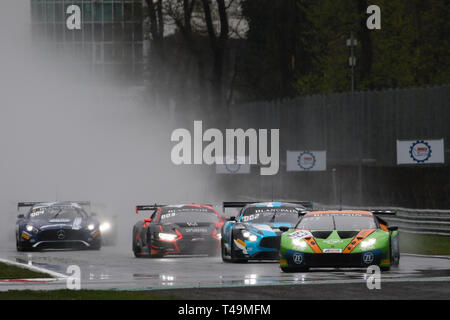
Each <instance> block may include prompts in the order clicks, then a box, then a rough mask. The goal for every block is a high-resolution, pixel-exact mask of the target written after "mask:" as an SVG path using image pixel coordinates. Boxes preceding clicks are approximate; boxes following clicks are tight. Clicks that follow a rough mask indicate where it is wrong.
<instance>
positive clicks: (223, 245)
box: [220, 240, 230, 262]
mask: <svg viewBox="0 0 450 320" xmlns="http://www.w3.org/2000/svg"><path fill="white" fill-rule="evenodd" d="M220 247H221V249H222V250H221V251H222V261H223V262H230V259H229V258H228V257H227V248H225V244H224V243H223V240H221V241H220Z"/></svg>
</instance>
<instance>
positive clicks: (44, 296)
mask: <svg viewBox="0 0 450 320" xmlns="http://www.w3.org/2000/svg"><path fill="white" fill-rule="evenodd" d="M0 300H179V298H177V297H173V296H159V295H155V294H153V293H151V292H149V291H108V290H50V291H34V290H10V291H7V292H0Z"/></svg>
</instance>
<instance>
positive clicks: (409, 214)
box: [314, 204, 450, 236]
mask: <svg viewBox="0 0 450 320" xmlns="http://www.w3.org/2000/svg"><path fill="white" fill-rule="evenodd" d="M336 208H337V207H336V206H329V205H321V204H315V206H314V209H325V210H330V209H336ZM342 209H346V210H352V209H359V210H367V211H375V210H390V211H396V212H397V214H396V215H395V216H388V215H384V216H382V218H383V219H384V220H386V221H387V222H388V223H389V224H390V225H392V226H398V228H399V230H400V231H401V232H407V233H417V234H434V235H443V236H450V210H437V209H423V210H421V209H408V208H395V207H353V206H342Z"/></svg>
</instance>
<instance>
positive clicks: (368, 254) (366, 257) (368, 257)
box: [363, 252, 375, 264]
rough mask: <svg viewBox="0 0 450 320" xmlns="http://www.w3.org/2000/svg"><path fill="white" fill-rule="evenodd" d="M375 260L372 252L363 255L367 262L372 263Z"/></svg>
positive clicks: (364, 260)
mask: <svg viewBox="0 0 450 320" xmlns="http://www.w3.org/2000/svg"><path fill="white" fill-rule="evenodd" d="M374 260H375V255H374V254H373V253H372V252H366V253H365V254H364V255H363V262H364V263H365V264H371V263H372V262H373V261H374Z"/></svg>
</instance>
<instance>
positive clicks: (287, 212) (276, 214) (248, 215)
mask: <svg viewBox="0 0 450 320" xmlns="http://www.w3.org/2000/svg"><path fill="white" fill-rule="evenodd" d="M241 221H242V222H253V223H291V224H296V223H297V221H298V210H297V209H296V208H292V207H280V208H272V207H270V208H263V207H250V208H247V209H246V210H245V211H244V213H243V215H242V218H241Z"/></svg>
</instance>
